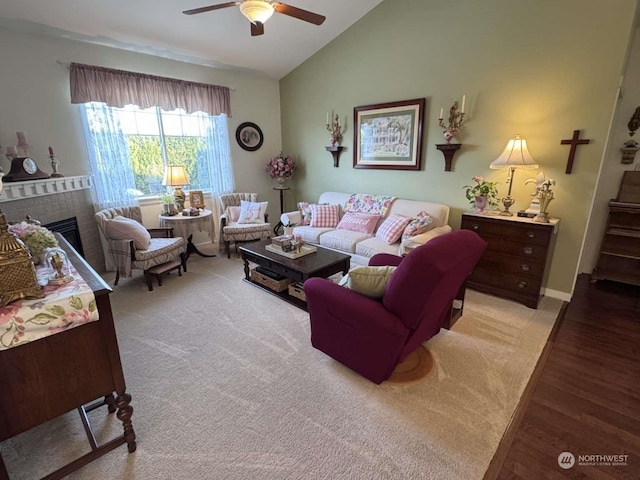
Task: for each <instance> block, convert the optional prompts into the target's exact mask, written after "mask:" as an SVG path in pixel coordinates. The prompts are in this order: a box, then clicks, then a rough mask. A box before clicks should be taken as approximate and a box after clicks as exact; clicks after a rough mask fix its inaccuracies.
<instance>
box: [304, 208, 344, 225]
mask: <svg viewBox="0 0 640 480" xmlns="http://www.w3.org/2000/svg"><path fill="white" fill-rule="evenodd" d="M309 208H310V209H311V224H310V225H309V226H310V227H325V228H336V226H337V225H338V221H339V220H340V212H339V210H338V205H316V204H312V205H309Z"/></svg>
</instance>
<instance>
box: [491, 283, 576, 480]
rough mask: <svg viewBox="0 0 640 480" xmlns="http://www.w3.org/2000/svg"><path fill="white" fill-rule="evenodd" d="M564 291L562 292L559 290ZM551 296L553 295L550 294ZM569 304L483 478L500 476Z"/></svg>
mask: <svg viewBox="0 0 640 480" xmlns="http://www.w3.org/2000/svg"><path fill="white" fill-rule="evenodd" d="M559 293H562V292H559ZM549 296H551V295H549ZM568 306H569V303H568V302H566V301H565V302H564V303H563V304H562V307H560V312H558V317H557V318H556V321H555V323H554V325H553V328H552V329H551V333H549V338H548V339H547V342H546V343H545V345H544V347H543V348H542V352H541V353H540V357H539V358H538V362H537V363H536V366H535V368H534V369H533V372H532V373H531V377H530V378H529V381H528V382H527V386H526V387H525V388H524V391H523V392H522V396H521V397H520V401H519V402H518V405H517V406H516V409H515V410H514V412H513V415H512V417H511V420H510V421H509V425H508V426H507V429H506V430H505V432H504V435H502V439H501V440H500V444H499V445H498V448H497V449H496V453H495V454H494V455H493V458H492V459H491V462H490V463H489V467H488V468H487V471H486V472H485V474H484V477H483V480H496V479H497V478H498V474H499V473H500V470H501V469H502V465H503V463H504V461H505V460H506V458H507V455H508V453H509V450H510V449H511V444H512V443H513V440H514V439H515V437H516V433H517V432H518V428H519V427H520V423H521V422H522V418H523V417H524V414H525V411H526V409H527V406H528V405H529V401H530V400H531V397H532V395H533V391H534V390H535V387H536V385H537V384H538V380H539V379H540V375H541V374H542V370H543V369H544V366H545V365H546V363H547V359H548V358H549V354H550V353H551V349H552V347H553V344H554V343H555V340H556V336H557V335H558V331H559V330H560V325H561V324H562V322H563V320H564V316H565V313H566V311H567V307H568Z"/></svg>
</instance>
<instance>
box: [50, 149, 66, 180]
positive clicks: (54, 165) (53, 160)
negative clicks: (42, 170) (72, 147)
mask: <svg viewBox="0 0 640 480" xmlns="http://www.w3.org/2000/svg"><path fill="white" fill-rule="evenodd" d="M49 158H50V159H51V170H53V173H52V174H51V178H58V177H64V175H62V174H61V173H59V172H58V168H60V162H59V161H58V159H57V158H56V156H55V155H54V154H53V148H51V145H49Z"/></svg>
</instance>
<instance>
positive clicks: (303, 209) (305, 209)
mask: <svg viewBox="0 0 640 480" xmlns="http://www.w3.org/2000/svg"><path fill="white" fill-rule="evenodd" d="M298 211H299V212H300V216H301V217H302V225H310V224H311V207H310V206H309V202H298Z"/></svg>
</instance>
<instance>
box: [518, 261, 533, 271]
mask: <svg viewBox="0 0 640 480" xmlns="http://www.w3.org/2000/svg"><path fill="white" fill-rule="evenodd" d="M520 270H522V271H523V272H528V271H529V270H531V267H530V266H529V265H527V264H526V263H523V264H522V265H520Z"/></svg>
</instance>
